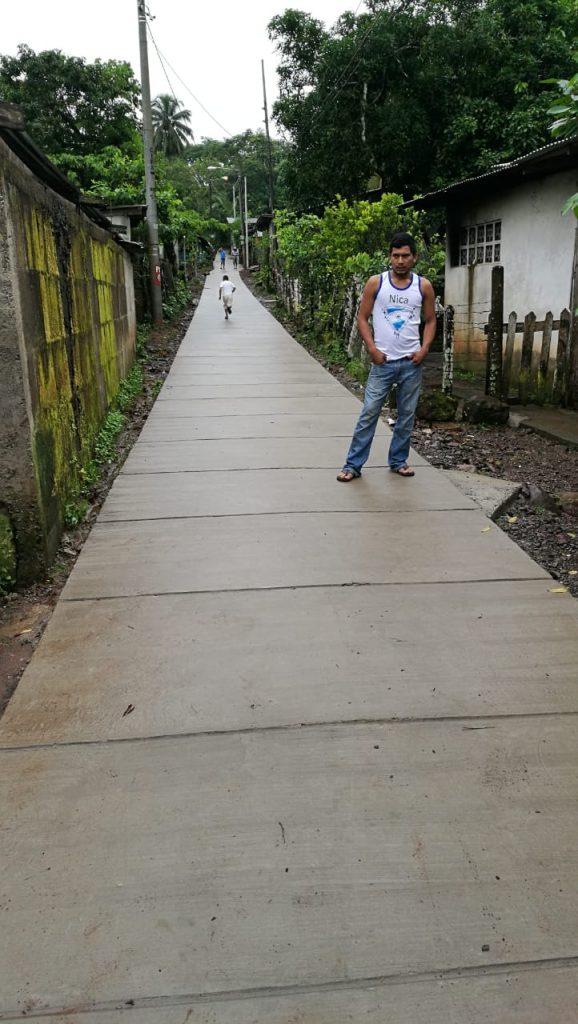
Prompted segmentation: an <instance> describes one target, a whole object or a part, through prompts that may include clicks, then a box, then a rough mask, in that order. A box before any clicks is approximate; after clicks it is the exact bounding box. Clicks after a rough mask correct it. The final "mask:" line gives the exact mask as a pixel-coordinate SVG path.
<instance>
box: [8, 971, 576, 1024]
mask: <svg viewBox="0 0 578 1024" xmlns="http://www.w3.org/2000/svg"><path fill="white" fill-rule="evenodd" d="M568 968H578V956H569V957H556V958H555V959H551V960H548V959H543V960H521V961H520V960H518V961H512V962H511V963H494V964H492V963H490V964H484V965H481V964H480V965H476V966H472V967H450V968H447V969H443V968H442V969H440V970H431V971H419V972H418V971H416V972H411V971H407V972H404V973H398V974H385V975H378V976H375V977H369V978H355V979H347V980H344V981H337V980H336V981H327V982H318V983H315V982H311V983H309V984H307V985H298V984H296V985H279V986H277V987H275V986H267V987H263V988H246V989H228V990H221V991H215V992H207V993H204V992H191V993H188V994H187V993H185V994H183V995H178V996H171V995H166V996H140V997H137V996H135V997H130V996H127V998H126V999H124V1000H102V1001H99V1002H94V1003H85V1004H82V1003H80V1002H76V1003H75V1004H74V1005H73V1006H59V1007H44V1008H42V1009H38V1010H34V1011H31V1012H29V1013H26V1014H23V1013H22V1011H21V1010H20V1011H18V1010H4V1011H3V1010H0V1020H3V1021H21V1020H22V1019H23V1016H25V1018H26V1020H41V1019H42V1018H45V1017H51V1016H53V1017H61V1016H62V1017H67V1016H71V1015H74V1016H75V1017H76V1016H78V1015H80V1014H95V1015H96V1014H99V1013H114V1012H118V1011H121V1010H124V1011H125V1012H126V1011H127V1010H129V1009H130V1010H155V1009H156V1010H164V1009H168V1008H170V1007H173V1006H174V1007H178V1006H183V1007H185V1008H186V1007H188V1006H190V1005H193V1006H203V1005H207V1004H209V1005H211V1004H212V1005H214V1004H217V1003H233V1002H239V1003H241V1002H243V1003H244V1002H247V1001H248V1000H256V999H283V998H293V999H295V998H299V997H300V996H301V997H304V996H315V995H322V994H323V993H328V994H330V993H335V992H360V991H361V992H363V991H364V990H365V989H369V988H378V987H379V988H383V989H386V988H389V987H393V986H397V985H416V984H427V983H431V982H440V981H442V982H443V981H445V982H448V981H466V980H467V979H468V978H472V979H478V978H491V977H500V976H504V975H510V974H529V973H530V972H538V971H557V970H568Z"/></svg>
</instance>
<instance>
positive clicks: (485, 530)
mask: <svg viewBox="0 0 578 1024" xmlns="http://www.w3.org/2000/svg"><path fill="white" fill-rule="evenodd" d="M491 529H492V527H491V526H484V528H483V530H482V531H481V533H489V532H490V530H491Z"/></svg>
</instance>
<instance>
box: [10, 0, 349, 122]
mask: <svg viewBox="0 0 578 1024" xmlns="http://www.w3.org/2000/svg"><path fill="white" fill-rule="evenodd" d="M2 7H3V11H2V17H1V22H0V25H1V27H0V53H3V54H7V53H8V54H15V53H16V48H17V46H18V44H19V43H27V44H28V45H29V46H31V47H32V49H33V50H36V51H39V50H52V49H60V50H62V51H63V52H64V53H66V54H70V55H74V56H77V57H86V58H87V60H90V61H92V60H95V59H96V58H97V57H100V58H101V59H103V60H108V59H111V58H114V59H116V60H127V61H129V62H130V64H131V65H132V67H133V69H134V71H135V73H136V75H137V78H139V80H140V65H139V54H138V23H137V0H99V3H94V2H89V0H13V2H9V0H4V3H3V4H2ZM287 7H294V8H297V9H299V10H304V11H308V13H310V14H312V15H313V16H314V17H315V18H319V19H320V20H321V21H323V22H324V23H325V24H326V26H327V27H329V26H331V25H332V24H333V23H334V22H335V21H336V20H337V18H338V17H339V16H340V15H341V14H343V12H344V11H346V10H355V9H356V8H358V7H359V9H362V4H361V3H360V4H359V5H358V2H357V0H309V2H308V3H307V2H305V3H302V2H300V0H287V2H284V0H281V2H279V3H276V2H268V3H266V2H264V0H236V2H232V0H217V2H213V3H211V2H209V0H150V3H149V9H150V13H151V14H152V15H153V16H154V18H155V20H154V21H153V22H152V31H153V35H154V37H155V40H156V43H157V46H158V48H159V50H160V52H161V54H162V56H163V58H165V60H166V61H168V62H169V63H170V64H171V65H172V67H173V68H174V72H173V71H172V70H171V69H170V68H167V71H168V74H169V77H170V78H171V81H172V85H173V88H174V91H175V93H176V95H177V97H178V98H179V99H180V100H182V101H183V104H184V106H186V107H188V109H189V110H190V111H191V115H192V118H191V124H192V128H193V131H194V133H195V137H196V139H197V140H200V139H201V138H203V137H210V138H216V139H221V138H225V137H226V132H227V133H230V134H232V135H236V134H238V133H239V132H242V131H244V130H245V129H246V128H252V129H257V128H259V127H262V126H263V109H262V108H263V90H262V80H261V60H264V61H265V76H266V82H267V101H268V105H269V110H271V107H272V105H273V101H274V100H275V98H276V95H277V82H276V76H275V66H276V63H277V58H276V55H275V53H274V50H273V46H272V44H271V43H270V42H269V39H268V37H267V24H268V22H269V21H270V19H271V18H272V17H273V16H274V15H275V14H281V13H282V12H283V11H284V10H285V9H286V8H287ZM149 61H150V70H151V91H152V94H153V96H154V95H156V94H157V93H159V92H170V89H169V86H168V83H167V79H166V78H165V75H164V73H163V70H162V67H161V64H160V62H159V60H158V58H157V55H156V53H155V51H154V47H153V46H152V45H150V44H149ZM175 72H176V74H175ZM177 75H178V76H179V77H180V78H181V79H182V82H180V81H179V80H178V77H177ZM182 83H185V84H184V85H183V84H182ZM185 85H186V86H187V88H185ZM187 89H188V90H190V91H187ZM191 93H193V94H194V96H195V97H196V100H197V101H200V102H197V101H195V99H193V96H192V95H191ZM200 104H202V105H203V106H204V107H205V108H206V110H207V111H209V114H207V113H206V112H205V111H204V110H203V109H202V106H201V105H200ZM209 115H212V117H211V116H209ZM212 118H215V119H216V121H218V122H220V124H221V125H222V126H223V127H224V128H225V129H226V132H224V131H223V128H221V127H219V125H218V124H217V123H215V120H213V119H212ZM271 127H272V130H273V131H274V134H277V132H276V131H275V129H274V126H273V125H272V126H271Z"/></svg>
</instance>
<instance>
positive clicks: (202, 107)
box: [147, 12, 233, 139]
mask: <svg viewBox="0 0 578 1024" xmlns="http://www.w3.org/2000/svg"><path fill="white" fill-rule="evenodd" d="M150 21H151V15H150V12H149V14H148V18H147V24H148V30H149V32H150V37H151V39H152V41H153V45H154V48H155V50H156V52H157V56H158V58H159V61H160V63H161V67H162V69H163V71H164V73H165V76H166V79H167V82H168V83H169V87H170V89H171V91H172V93H173V96H174V95H175V93H174V89H173V87H172V85H171V82H170V79H169V76H168V73H167V70H166V68H165V66H164V63H166V64H167V65H168V67H169V68H170V69H171V71H172V73H173V75H174V76H175V78H177V79H178V80H179V82H180V83H181V85H182V87H183V89H186V91H187V92H188V93H189V95H190V96H192V98H193V99H194V101H195V103H198V105H199V106H200V108H201V110H204V112H205V114H207V116H208V117H210V118H211V121H214V122H215V124H217V125H218V126H219V128H220V129H221V130H222V131H224V133H225V135H228V136H229V138H230V139H231V138H233V135H232V133H231V132H230V131H228V129H227V128H225V126H224V125H223V124H221V122H220V121H219V120H217V118H216V117H215V116H214V115H213V114H211V111H210V110H207V108H206V106H205V105H204V103H201V101H200V99H198V97H197V96H195V94H194V92H193V91H192V89H189V86H188V85H187V83H186V82H184V81H183V79H182V78H181V76H180V75H179V73H178V71H175V69H174V67H173V66H172V64H171V62H170V61H169V60H168V58H167V57H165V56H164V54H162V53H161V51H160V50H159V48H158V46H157V44H156V41H155V38H154V36H153V33H152V30H151V25H150ZM163 61H164V63H163ZM175 99H176V96H175Z"/></svg>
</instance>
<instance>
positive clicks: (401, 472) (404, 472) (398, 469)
mask: <svg viewBox="0 0 578 1024" xmlns="http://www.w3.org/2000/svg"><path fill="white" fill-rule="evenodd" d="M389 468H390V471H391V472H392V473H397V475H398V476H403V477H407V476H415V473H414V471H413V469H410V468H409V466H390V467H389Z"/></svg>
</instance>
